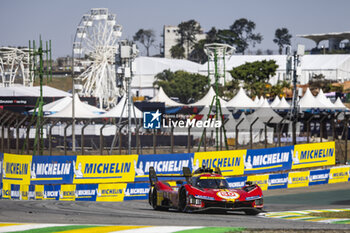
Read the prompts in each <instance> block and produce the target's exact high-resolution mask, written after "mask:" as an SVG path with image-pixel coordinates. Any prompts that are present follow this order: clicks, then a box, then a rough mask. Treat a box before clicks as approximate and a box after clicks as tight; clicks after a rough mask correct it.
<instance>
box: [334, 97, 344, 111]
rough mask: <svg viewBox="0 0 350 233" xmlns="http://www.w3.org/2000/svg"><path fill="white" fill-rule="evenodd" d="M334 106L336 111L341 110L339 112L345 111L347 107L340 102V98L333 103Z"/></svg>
mask: <svg viewBox="0 0 350 233" xmlns="http://www.w3.org/2000/svg"><path fill="white" fill-rule="evenodd" d="M334 106H335V108H336V109H341V110H345V109H347V107H346V106H345V105H344V104H343V102H341V100H340V98H339V97H338V98H337V100H336V101H335V102H334Z"/></svg>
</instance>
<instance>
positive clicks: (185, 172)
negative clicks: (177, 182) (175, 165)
mask: <svg viewBox="0 0 350 233" xmlns="http://www.w3.org/2000/svg"><path fill="white" fill-rule="evenodd" d="M182 173H183V175H162V174H161V175H157V173H156V171H155V170H154V167H150V168H149V182H150V184H151V186H154V185H155V183H157V181H158V177H185V179H186V182H187V183H188V182H189V179H190V178H191V177H192V173H191V170H190V168H189V167H183V168H182Z"/></svg>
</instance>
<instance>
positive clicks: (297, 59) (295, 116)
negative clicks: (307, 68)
mask: <svg viewBox="0 0 350 233" xmlns="http://www.w3.org/2000/svg"><path fill="white" fill-rule="evenodd" d="M304 53H305V46H304V45H298V48H297V51H295V52H294V54H293V63H294V66H293V103H292V117H293V123H292V129H293V136H292V140H293V145H295V144H296V124H297V121H298V112H299V111H298V106H297V97H298V95H297V78H298V76H300V75H301V66H300V63H301V60H300V58H301V57H302V56H303V55H304Z"/></svg>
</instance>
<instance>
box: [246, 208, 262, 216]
mask: <svg viewBox="0 0 350 233" xmlns="http://www.w3.org/2000/svg"><path fill="white" fill-rule="evenodd" d="M261 211H262V210H261V209H249V210H245V211H244V212H245V213H246V214H247V215H258V214H260V213H261Z"/></svg>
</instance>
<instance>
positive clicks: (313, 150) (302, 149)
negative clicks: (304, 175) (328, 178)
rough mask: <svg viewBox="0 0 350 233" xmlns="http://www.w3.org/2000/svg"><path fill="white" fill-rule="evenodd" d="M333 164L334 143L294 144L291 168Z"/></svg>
mask: <svg viewBox="0 0 350 233" xmlns="http://www.w3.org/2000/svg"><path fill="white" fill-rule="evenodd" d="M334 164H335V143H334V142H323V143H309V144H302V145H295V146H294V153H293V165H292V169H299V168H307V167H319V166H327V165H334Z"/></svg>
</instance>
